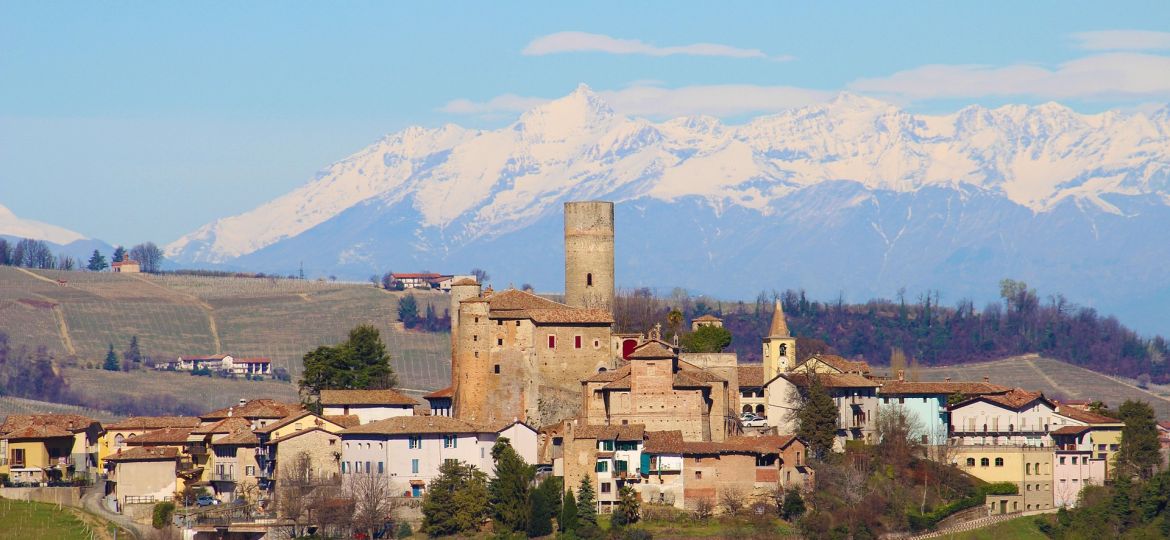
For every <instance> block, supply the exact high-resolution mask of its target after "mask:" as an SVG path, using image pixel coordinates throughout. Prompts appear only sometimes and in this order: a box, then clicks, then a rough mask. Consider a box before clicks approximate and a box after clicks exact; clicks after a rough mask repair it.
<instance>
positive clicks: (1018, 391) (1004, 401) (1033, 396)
mask: <svg viewBox="0 0 1170 540" xmlns="http://www.w3.org/2000/svg"><path fill="white" fill-rule="evenodd" d="M984 399H986V400H987V401H990V402H992V403H998V404H1000V405H1003V406H1005V407H1011V408H1013V409H1018V408H1020V407H1023V406H1024V405H1027V404H1029V403H1031V402H1033V401H1035V400H1037V399H1044V394H1043V393H1040V392H1029V391H1027V390H1024V389H1023V388H1013V389H1011V390H1010V391H1008V392H1007V393H1004V394H998V395H989V396H984Z"/></svg>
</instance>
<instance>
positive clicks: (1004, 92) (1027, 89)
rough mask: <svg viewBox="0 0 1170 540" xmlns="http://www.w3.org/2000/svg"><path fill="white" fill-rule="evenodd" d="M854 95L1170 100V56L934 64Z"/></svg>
mask: <svg viewBox="0 0 1170 540" xmlns="http://www.w3.org/2000/svg"><path fill="white" fill-rule="evenodd" d="M849 87H850V88H851V89H853V90H856V91H859V92H866V93H871V94H877V95H881V96H886V97H891V98H902V99H909V100H928V99H947V98H975V97H991V96H1029V97H1036V98H1041V99H1117V98H1164V97H1170V57H1167V56H1157V55H1148V54H1138V53H1112V54H1101V55H1095V56H1088V57H1084V58H1078V59H1076V60H1072V61H1069V62H1065V63H1063V64H1060V65H1059V66H1057V67H1056V68H1055V69H1049V68H1046V67H1041V66H1036V65H1027V64H1016V65H1011V66H1004V67H991V66H979V65H929V66H922V67H917V68H914V69H910V70H906V71H899V72H897V73H894V74H893V75H890V76H887V77H877V78H871V79H860V80H857V81H854V82H853V83H851V84H850V85H849Z"/></svg>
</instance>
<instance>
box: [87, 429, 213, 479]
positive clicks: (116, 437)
mask: <svg viewBox="0 0 1170 540" xmlns="http://www.w3.org/2000/svg"><path fill="white" fill-rule="evenodd" d="M199 424H200V420H199V419H198V418H196V417H194V416H134V417H131V418H126V419H125V420H119V421H117V422H114V423H112V424H107V425H106V426H105V433H103V434H102V436H101V438H100V440H99V444H98V468H99V469H102V470H104V469H105V465H106V463H105V459H106V456H109V455H110V454H113V453H116V452H118V451H119V450H121V449H124V448H125V447H126V440H127V439H129V438H130V437H133V436H135V435H142V434H144V433H147V432H149V431H155V430H159V429H164V428H186V429H187V431H188V432H190V431H191V430H192V429H194V428H195V426H198V425H199Z"/></svg>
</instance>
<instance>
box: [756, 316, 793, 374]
mask: <svg viewBox="0 0 1170 540" xmlns="http://www.w3.org/2000/svg"><path fill="white" fill-rule="evenodd" d="M795 366H796V338H794V337H792V333H791V332H789V331H788V321H787V320H786V319H785V318H784V308H783V307H782V306H781V305H780V300H776V307H775V308H774V310H773V311H772V324H771V325H770V326H769V327H768V336H767V337H765V338H764V380H765V381H770V380H772V379H773V378H775V377H776V375H779V374H781V373H784V372H786V371H792V368H794V367H795Z"/></svg>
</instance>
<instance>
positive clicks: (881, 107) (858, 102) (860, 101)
mask: <svg viewBox="0 0 1170 540" xmlns="http://www.w3.org/2000/svg"><path fill="white" fill-rule="evenodd" d="M828 107H829V108H831V109H834V110H837V111H842V110H854V111H887V110H891V109H895V110H896V109H897V107H895V106H894V105H893V104H891V103H887V102H885V101H882V100H880V99H874V98H871V97H866V96H862V95H858V94H854V93H852V92H841V93H839V94H837V95H836V96H834V97H833V99H831V100H829V103H828Z"/></svg>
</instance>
